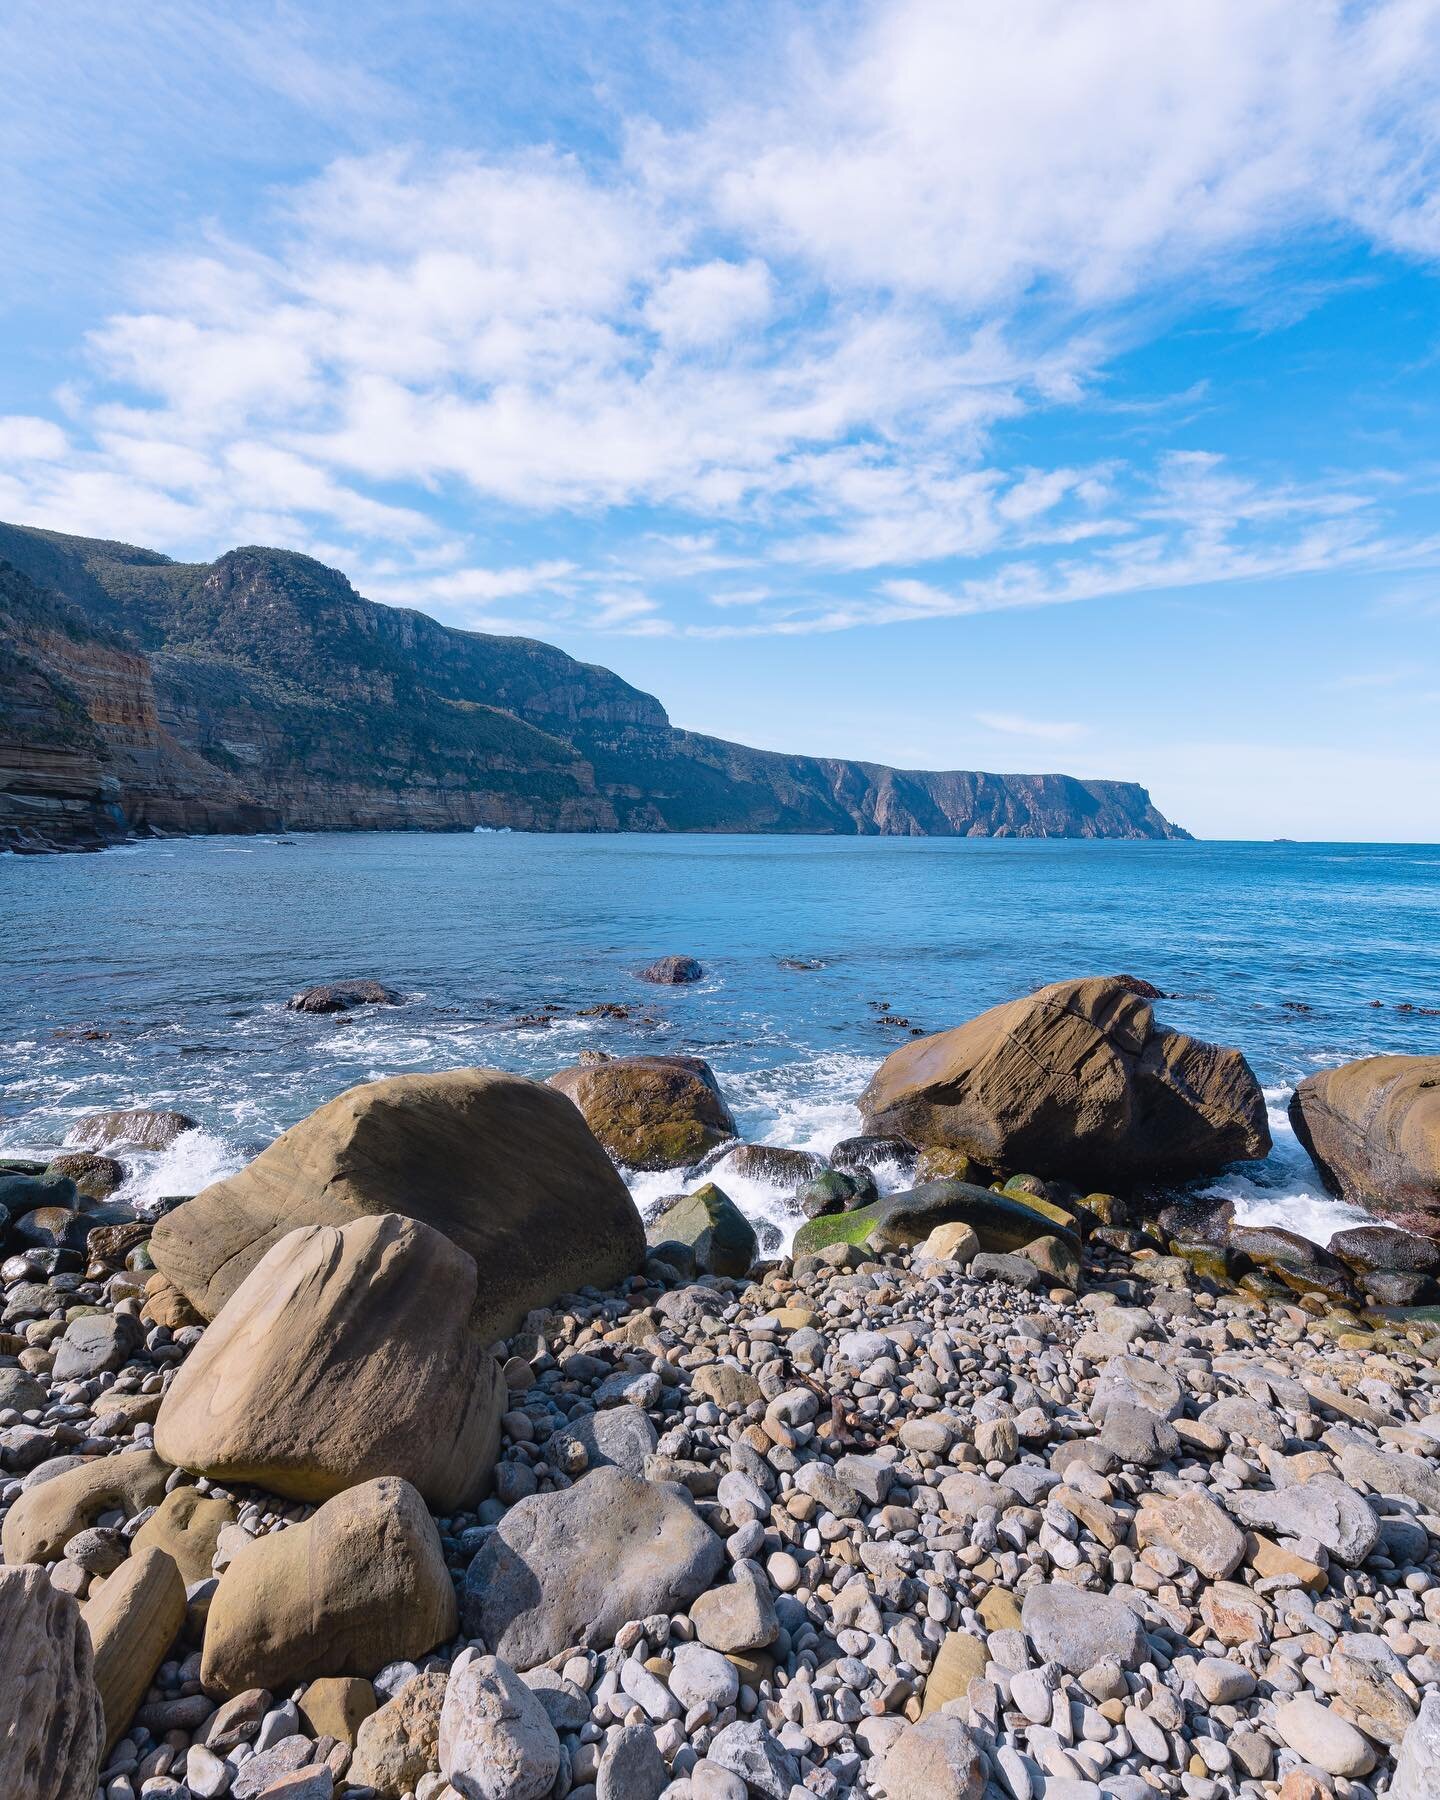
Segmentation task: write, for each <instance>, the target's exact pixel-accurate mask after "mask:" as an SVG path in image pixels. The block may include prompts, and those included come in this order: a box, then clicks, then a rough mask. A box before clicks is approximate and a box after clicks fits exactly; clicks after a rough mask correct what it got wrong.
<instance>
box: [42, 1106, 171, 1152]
mask: <svg viewBox="0 0 1440 1800" xmlns="http://www.w3.org/2000/svg"><path fill="white" fill-rule="evenodd" d="M194 1130H195V1121H194V1119H192V1118H191V1117H190V1116H189V1114H188V1113H182V1112H164V1111H157V1110H156V1109H155V1108H153V1107H149V1106H137V1107H133V1108H131V1110H130V1111H128V1112H103V1113H91V1114H90V1116H89V1117H88V1118H85V1119H80V1120H79V1121H77V1123H76V1124H74V1125H72V1126H71V1127H70V1129H69V1131H67V1132H66V1134H65V1142H66V1144H67V1145H69V1146H70V1147H71V1148H72V1149H75V1150H163V1149H164V1148H165V1147H166V1145H167V1144H173V1143H174V1142H175V1140H176V1138H177V1137H179V1136H180V1134H181V1133H182V1132H185V1131H194Z"/></svg>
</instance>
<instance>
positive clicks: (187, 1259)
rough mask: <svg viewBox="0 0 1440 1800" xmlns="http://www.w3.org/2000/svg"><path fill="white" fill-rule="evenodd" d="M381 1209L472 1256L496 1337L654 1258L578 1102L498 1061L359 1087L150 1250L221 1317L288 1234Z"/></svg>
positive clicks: (157, 1236) (170, 1220)
mask: <svg viewBox="0 0 1440 1800" xmlns="http://www.w3.org/2000/svg"><path fill="white" fill-rule="evenodd" d="M386 1212H395V1213H401V1214H403V1215H404V1216H406V1217H407V1218H412V1219H419V1220H420V1221H421V1222H422V1223H424V1224H426V1225H430V1226H432V1227H433V1228H434V1229H435V1230H437V1231H440V1232H442V1233H443V1234H444V1235H445V1236H446V1237H448V1238H450V1239H451V1240H452V1241H453V1242H454V1243H456V1244H458V1245H459V1246H460V1248H461V1249H462V1250H464V1251H465V1252H466V1253H467V1254H468V1255H470V1256H471V1257H473V1258H474V1260H475V1264H476V1267H477V1269H478V1270H479V1276H480V1288H479V1296H478V1299H477V1319H478V1321H479V1323H480V1327H481V1329H482V1332H483V1333H484V1334H486V1335H487V1336H488V1338H489V1339H494V1338H498V1337H502V1336H503V1335H504V1334H505V1333H506V1332H507V1331H511V1330H513V1329H514V1327H515V1326H516V1325H518V1324H519V1322H520V1320H521V1319H522V1318H523V1317H524V1316H525V1314H526V1313H527V1312H528V1311H530V1309H531V1308H532V1307H535V1306H542V1305H545V1304H546V1303H548V1302H549V1301H550V1300H553V1299H554V1298H555V1297H556V1295H557V1294H561V1293H565V1292H567V1291H573V1290H575V1289H576V1288H580V1287H584V1286H586V1285H587V1284H593V1285H595V1286H601V1287H603V1286H607V1285H608V1284H609V1283H611V1282H614V1281H619V1280H622V1279H624V1277H626V1276H627V1275H629V1274H630V1273H631V1271H632V1270H633V1269H635V1268H636V1267H637V1266H638V1264H639V1262H640V1259H641V1257H642V1256H643V1254H644V1231H643V1229H642V1227H641V1224H640V1216H639V1214H638V1213H637V1212H636V1210H635V1203H634V1201H633V1200H632V1199H631V1198H630V1192H629V1190H628V1188H626V1186H625V1184H624V1182H623V1181H621V1179H620V1177H619V1175H618V1174H617V1173H616V1172H615V1168H614V1165H613V1164H612V1163H611V1161H610V1159H609V1157H608V1156H606V1154H605V1152H604V1151H603V1150H602V1149H601V1147H600V1145H599V1144H598V1143H597V1142H596V1140H595V1138H594V1137H593V1136H592V1135H591V1133H590V1132H589V1131H588V1130H587V1129H586V1127H585V1123H584V1121H583V1120H582V1119H581V1118H580V1117H579V1116H578V1115H577V1114H576V1111H575V1108H574V1107H573V1106H572V1105H570V1103H569V1102H568V1101H567V1100H566V1099H565V1098H564V1097H563V1096H562V1095H560V1094H558V1093H556V1092H554V1091H553V1090H552V1089H550V1088H547V1087H545V1086H543V1085H541V1084H540V1083H538V1082H534V1081H526V1080H524V1079H523V1078H522V1077H521V1076H518V1075H506V1074H502V1073H500V1072H498V1071H496V1070H492V1069H452V1070H448V1071H444V1072H441V1073H439V1074H430V1075H397V1076H392V1077H390V1078H389V1079H388V1080H384V1081H372V1082H367V1083H365V1085H363V1086H361V1087H357V1088H351V1089H350V1090H349V1091H348V1092H347V1093H344V1094H341V1095H339V1096H338V1097H337V1098H336V1099H334V1100H331V1101H329V1102H328V1103H327V1104H326V1105H324V1106H322V1107H320V1108H319V1110H318V1111H316V1112H313V1113H311V1114H310V1116H309V1117H308V1118H306V1119H302V1120H301V1121H300V1123H299V1124H298V1125H294V1126H292V1127H291V1128H290V1130H289V1131H287V1132H285V1133H284V1134H283V1135H282V1136H281V1137H279V1138H277V1139H276V1141H275V1142H274V1143H273V1144H272V1145H271V1146H270V1147H269V1149H268V1150H265V1151H264V1152H262V1154H261V1155H260V1156H258V1157H256V1159H255V1161H254V1162H252V1163H251V1164H250V1165H249V1167H248V1168H245V1169H242V1170H241V1171H240V1173H239V1174H238V1175H232V1176H229V1177H227V1178H226V1179H225V1180H223V1181H217V1182H214V1183H212V1185H211V1186H210V1187H208V1188H206V1189H205V1190H204V1191H203V1192H202V1193H200V1194H199V1195H198V1196H197V1197H196V1198H195V1199H194V1200H191V1201H188V1202H187V1203H186V1204H185V1205H184V1206H179V1207H177V1208H176V1209H175V1211H174V1212H171V1213H168V1214H166V1216H165V1217H164V1218H163V1219H161V1220H160V1221H159V1222H158V1223H157V1225H156V1227H155V1232H154V1235H153V1236H152V1238H151V1240H150V1252H151V1255H152V1257H153V1258H154V1261H155V1266H156V1267H157V1268H158V1269H159V1270H160V1271H161V1272H162V1273H163V1274H164V1275H166V1276H167V1277H168V1278H169V1279H170V1280H171V1281H172V1282H173V1283H174V1284H175V1286H176V1287H177V1288H179V1290H180V1291H181V1293H182V1294H184V1296H185V1297H186V1299H187V1300H189V1301H190V1303H191V1304H192V1305H193V1306H194V1307H196V1309H197V1310H198V1311H199V1312H200V1313H201V1315H202V1316H203V1317H205V1318H213V1317H214V1316H215V1314H216V1313H218V1312H219V1310H220V1308H221V1307H222V1306H223V1305H224V1304H225V1302H226V1300H228V1299H229V1297H230V1296H231V1294H233V1293H234V1292H235V1290H236V1288H238V1287H239V1285H240V1283H241V1282H242V1281H243V1280H244V1279H245V1277H246V1275H248V1274H249V1272H250V1271H251V1269H253V1268H254V1267H255V1265H256V1263H258V1262H259V1261H260V1259H261V1258H262V1257H263V1256H264V1255H265V1254H266V1252H267V1251H268V1250H270V1249H271V1248H272V1246H273V1245H274V1244H275V1243H277V1242H278V1241H279V1239H281V1238H282V1237H284V1236H285V1235H286V1233H287V1232H289V1231H293V1230H295V1229H296V1227H297V1226H301V1225H335V1226H339V1225H346V1224H349V1223H350V1222H351V1221H352V1220H354V1219H357V1218H364V1217H367V1216H369V1215H372V1214H375V1213H386Z"/></svg>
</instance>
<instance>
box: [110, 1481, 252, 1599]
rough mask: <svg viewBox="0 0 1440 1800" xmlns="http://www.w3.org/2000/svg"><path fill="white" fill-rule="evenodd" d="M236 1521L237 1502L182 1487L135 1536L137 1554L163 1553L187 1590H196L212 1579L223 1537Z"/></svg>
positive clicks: (155, 1512) (162, 1504) (160, 1505)
mask: <svg viewBox="0 0 1440 1800" xmlns="http://www.w3.org/2000/svg"><path fill="white" fill-rule="evenodd" d="M234 1521H235V1504H234V1502H233V1501H231V1500H221V1499H219V1498H218V1497H217V1496H215V1495H205V1494H202V1493H201V1492H200V1490H199V1488H193V1487H178V1488H175V1489H174V1490H173V1491H172V1492H171V1493H168V1494H167V1495H166V1496H165V1498H164V1499H163V1500H162V1501H161V1502H160V1504H159V1506H157V1507H156V1508H155V1510H154V1512H153V1513H151V1515H150V1517H149V1518H148V1519H147V1520H146V1521H145V1523H144V1524H143V1525H142V1526H141V1527H140V1529H139V1530H138V1531H137V1532H136V1533H135V1538H134V1546H135V1553H136V1555H137V1556H138V1555H139V1553H140V1552H141V1551H142V1550H149V1549H155V1550H163V1551H164V1552H165V1554H166V1555H167V1556H168V1557H170V1558H171V1560H172V1561H173V1562H174V1564H175V1566H176V1568H177V1569H179V1571H180V1579H181V1580H182V1581H183V1582H184V1583H185V1585H186V1587H192V1586H193V1585H194V1584H195V1583H196V1582H197V1581H208V1580H209V1579H210V1573H211V1568H212V1565H213V1563H214V1561H215V1548H216V1545H217V1544H218V1543H219V1541H220V1533H221V1531H222V1530H223V1529H224V1527H225V1526H227V1525H231V1524H233V1523H234Z"/></svg>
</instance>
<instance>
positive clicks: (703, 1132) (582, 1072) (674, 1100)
mask: <svg viewBox="0 0 1440 1800" xmlns="http://www.w3.org/2000/svg"><path fill="white" fill-rule="evenodd" d="M550 1086H551V1087H553V1088H558V1089H559V1090H560V1092H561V1093H562V1094H564V1095H566V1096H567V1097H568V1098H569V1099H571V1100H573V1101H574V1103H575V1105H576V1106H577V1107H579V1109H580V1113H581V1116H582V1117H583V1118H584V1120H585V1123H586V1124H587V1125H588V1126H589V1127H590V1129H591V1130H592V1131H593V1132H594V1133H595V1135H596V1137H597V1138H599V1140H600V1142H601V1143H602V1144H603V1145H604V1146H605V1148H606V1149H607V1150H608V1151H609V1152H610V1154H611V1156H613V1157H614V1158H615V1160H616V1162H618V1163H620V1164H621V1165H622V1166H623V1167H625V1168H627V1169H683V1168H686V1167H688V1166H689V1164H691V1163H693V1162H696V1161H698V1160H699V1158H700V1157H702V1156H703V1155H704V1154H705V1152H706V1151H707V1150H713V1149H714V1148H715V1146H716V1145H718V1144H723V1143H724V1142H725V1141H726V1140H727V1139H728V1138H733V1137H734V1136H735V1120H734V1117H733V1116H732V1114H731V1112H730V1108H729V1107H728V1106H727V1105H726V1104H725V1100H724V1097H723V1095H722V1094H721V1092H720V1085H719V1083H718V1082H717V1081H716V1079H715V1075H714V1071H713V1070H712V1069H711V1067H710V1065H709V1063H707V1062H705V1061H703V1060H702V1059H701V1058H700V1057H698V1056H612V1057H609V1058H607V1059H606V1061H604V1062H599V1063H576V1064H575V1065H574V1066H573V1067H572V1068H568V1069H561V1070H559V1071H558V1072H557V1073H556V1074H554V1075H552V1076H551V1077H550Z"/></svg>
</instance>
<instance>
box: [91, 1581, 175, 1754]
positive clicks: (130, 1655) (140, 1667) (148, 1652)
mask: <svg viewBox="0 0 1440 1800" xmlns="http://www.w3.org/2000/svg"><path fill="white" fill-rule="evenodd" d="M84 1619H85V1625H86V1629H87V1630H88V1631H89V1633H90V1642H91V1645H92V1647H93V1648H94V1652H95V1685H96V1686H97V1687H98V1688H99V1689H100V1698H101V1701H102V1703H103V1705H104V1708H105V1754H106V1755H107V1756H108V1755H109V1753H110V1750H111V1748H112V1746H113V1745H114V1744H115V1743H116V1742H118V1740H119V1738H120V1736H121V1734H122V1733H123V1732H124V1730H125V1728H126V1726H127V1725H128V1724H129V1723H130V1721H131V1719H133V1718H134V1716H135V1709H136V1707H137V1706H139V1704H140V1702H141V1701H142V1700H143V1699H144V1698H145V1691H146V1689H147V1688H148V1687H149V1686H150V1683H151V1682H152V1681H153V1680H154V1679H155V1671H156V1670H157V1669H158V1668H159V1667H160V1665H161V1663H162V1662H164V1660H165V1653H166V1651H168V1650H169V1648H170V1646H171V1645H172V1644H173V1643H174V1642H175V1639H176V1638H177V1637H178V1636H179V1635H180V1627H181V1626H182V1625H183V1624H184V1623H185V1583H184V1582H183V1581H182V1580H181V1579H180V1571H179V1569H177V1568H176V1566H175V1564H174V1562H173V1561H172V1560H171V1559H170V1557H168V1556H167V1555H166V1554H165V1552H164V1551H163V1550H157V1549H156V1548H155V1547H154V1546H153V1545H151V1546H149V1547H147V1548H143V1549H137V1550H136V1551H135V1553H134V1554H133V1555H132V1556H129V1557H127V1558H126V1560H125V1561H124V1562H123V1563H121V1565H120V1567H119V1568H118V1569H117V1570H116V1571H115V1573H114V1574H113V1575H109V1576H107V1577H106V1578H105V1580H104V1581H103V1582H102V1583H101V1584H100V1587H99V1589H98V1591H97V1592H95V1593H94V1594H92V1595H91V1597H90V1599H89V1600H88V1601H87V1602H86V1603H85V1609H84Z"/></svg>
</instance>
